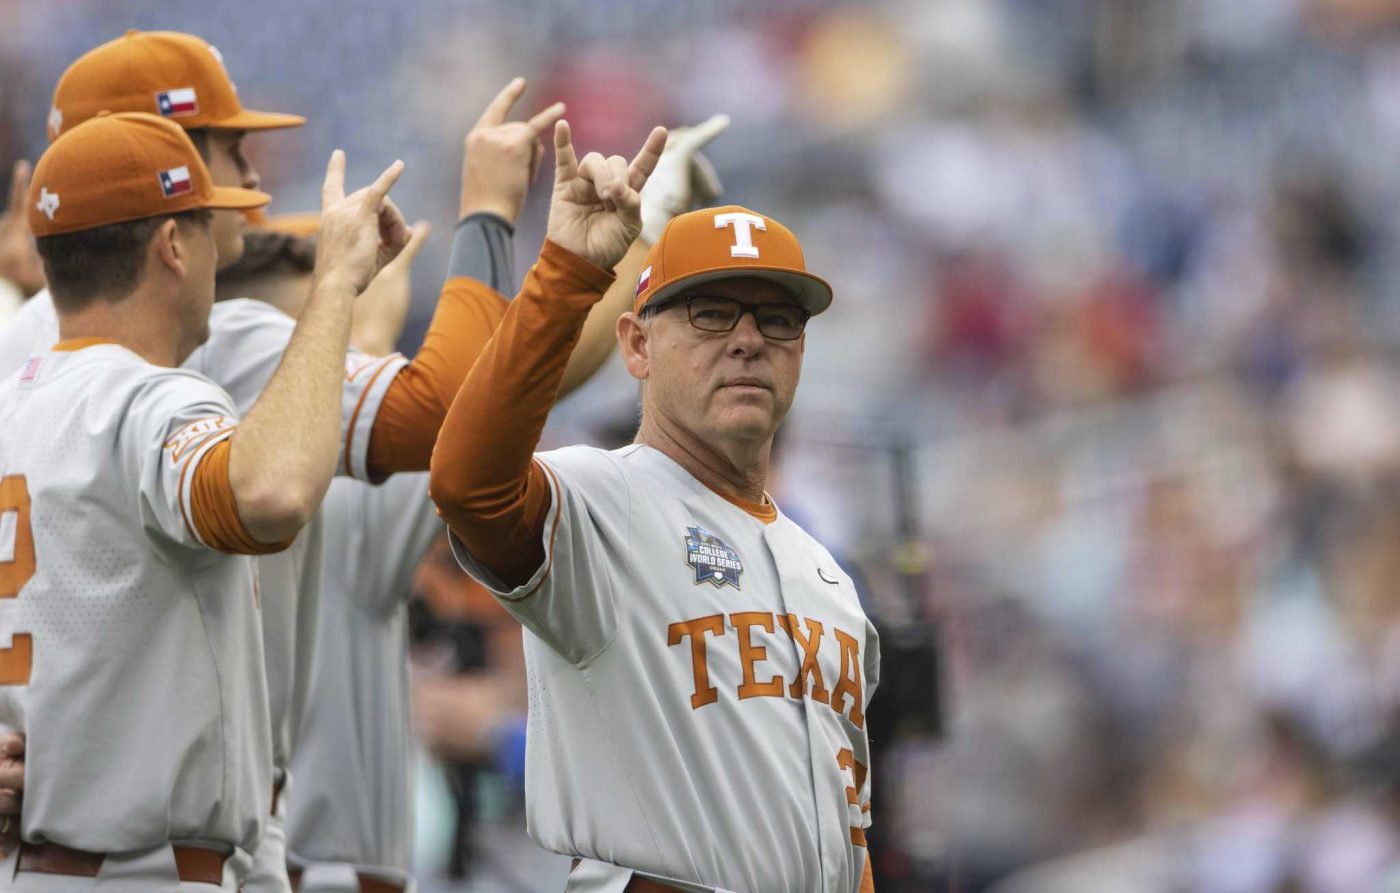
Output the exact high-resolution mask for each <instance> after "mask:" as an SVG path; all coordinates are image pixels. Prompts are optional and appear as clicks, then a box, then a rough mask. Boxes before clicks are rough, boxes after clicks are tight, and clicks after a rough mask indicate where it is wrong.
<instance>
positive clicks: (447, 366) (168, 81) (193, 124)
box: [0, 31, 640, 893]
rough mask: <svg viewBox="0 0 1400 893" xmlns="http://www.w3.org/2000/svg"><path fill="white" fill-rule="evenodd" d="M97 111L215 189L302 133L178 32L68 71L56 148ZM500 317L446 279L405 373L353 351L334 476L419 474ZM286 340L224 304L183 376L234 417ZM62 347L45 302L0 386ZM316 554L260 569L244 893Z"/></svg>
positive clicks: (234, 230) (2, 345)
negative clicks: (219, 398)
mask: <svg viewBox="0 0 1400 893" xmlns="http://www.w3.org/2000/svg"><path fill="white" fill-rule="evenodd" d="M191 85H192V86H191ZM523 89H524V83H523V81H521V82H519V83H518V84H513V85H512V87H511V88H510V89H509V90H508V91H503V93H504V94H508V95H513V96H515V97H517V98H518V95H519V92H521V91H523ZM513 101H514V100H513V99H510V101H508V102H506V101H504V100H503V99H502V98H501V97H498V98H497V100H496V102H495V105H496V106H497V107H499V106H501V105H502V104H503V105H504V109H503V110H502V111H501V118H502V119H504V117H505V114H506V113H508V111H509V108H510V105H511V103H513ZM103 109H111V110H118V111H121V110H145V111H155V112H157V113H159V114H161V115H162V116H164V117H166V118H168V119H169V120H171V121H173V122H175V123H178V124H180V125H181V126H183V127H185V128H186V129H187V130H189V131H190V133H191V134H192V136H193V138H194V139H195V142H196V146H197V147H203V152H204V154H207V155H208V156H209V169H210V174H211V176H212V177H213V180H214V183H215V184H216V185H244V186H248V185H253V184H256V183H257V182H258V178H257V173H256V171H255V170H254V169H253V167H252V165H251V163H250V162H249V160H248V159H247V157H246V156H245V155H244V154H243V152H242V149H241V141H242V135H243V134H244V133H245V132H246V131H250V130H253V129H259V128H261V129H274V128H281V127H289V126H296V125H298V124H300V123H301V121H302V119H300V118H298V117H295V116H288V115H277V114H272V113H266V112H254V111H251V110H248V109H244V108H243V107H242V106H241V105H240V104H239V102H238V99H237V94H236V92H235V91H234V88H233V84H232V82H231V81H230V80H229V77H228V74H227V72H226V71H225V69H224V65H223V60H222V57H221V56H220V54H219V53H218V51H217V50H216V49H214V48H213V47H212V46H210V45H209V44H207V43H206V42H204V41H203V40H201V39H199V38H198V37H194V36H192V35H187V34H178V33H174V32H137V31H131V32H128V33H127V34H126V35H125V36H123V37H121V38H118V39H117V40H114V41H111V42H109V43H107V44H104V45H102V46H101V47H98V48H97V49H95V50H92V51H90V52H89V53H87V54H86V55H84V56H83V57H82V58H80V59H79V60H78V61H76V62H75V63H73V65H71V66H70V67H69V68H68V70H67V71H65V73H64V75H63V76H62V77H61V78H60V80H59V83H58V86H57V87H56V88H55V91H54V103H53V111H52V112H51V113H50V116H49V133H50V137H51V138H52V137H55V136H56V135H58V134H60V133H63V132H66V131H67V130H68V129H71V128H72V127H74V126H76V125H77V124H78V123H79V122H81V121H82V120H85V119H86V118H87V117H90V116H91V115H94V114H97V113H98V112H99V110H103ZM562 113H563V108H562V106H560V105H559V104H555V105H554V106H551V107H549V108H546V109H545V110H544V111H542V112H540V113H538V114H537V115H536V116H535V117H534V118H532V119H530V120H529V121H527V122H522V123H520V124H519V126H520V127H525V128H528V129H529V130H530V132H531V133H532V134H534V135H535V137H534V139H532V142H531V145H533V144H534V140H535V139H537V138H538V134H541V133H543V132H545V131H546V130H547V129H548V128H549V127H550V126H551V125H552V124H553V122H554V121H555V120H557V119H558V118H559V116H560V115H562ZM214 213H215V218H214V224H213V227H214V231H215V240H216V243H217V245H218V248H219V263H220V265H221V266H223V265H226V264H227V263H229V262H232V261H233V260H235V259H236V258H237V257H238V255H239V254H240V253H241V252H242V248H243V244H242V231H243V226H244V220H243V216H242V214H239V213H234V212H222V211H216V212H214ZM639 261H640V259H639ZM504 308H505V299H504V298H502V297H501V296H500V295H498V294H496V293H494V292H492V291H491V290H490V289H488V288H486V287H484V286H482V285H481V284H480V283H478V282H476V281H474V280H471V279H468V278H465V277H453V278H449V279H448V280H447V282H446V284H445V285H444V287H443V291H442V294H441V296H440V298H439V301H438V307H437V311H436V313H435V314H434V316H433V320H432V323H431V324H430V326H429V330H428V333H427V335H426V337H425V339H424V343H423V347H422V348H421V349H420V350H419V352H418V355H417V356H416V357H415V358H414V360H413V362H412V363H410V362H408V361H407V360H406V359H405V358H404V357H402V356H399V355H398V354H392V355H389V356H385V357H372V356H367V355H365V354H363V353H360V352H359V351H353V350H352V351H348V352H347V353H346V356H345V368H344V374H343V381H342V416H341V423H342V432H343V439H342V444H341V457H340V460H339V462H338V464H337V473H338V474H341V475H346V476H352V477H355V478H358V479H360V480H371V479H373V480H379V479H382V478H383V477H385V476H387V475H389V474H391V473H394V472H399V471H415V470H416V471H423V470H426V468H427V465H428V460H429V457H430V455H431V451H432V444H433V440H434V438H435V436H436V432H437V428H438V426H439V425H440V424H441V421H442V417H443V415H444V414H445V413H446V410H447V406H448V405H449V404H450V403H451V400H452V396H453V395H454V394H455V393H456V390H457V387H458V386H459V385H460V383H461V381H462V379H463V377H464V376H465V374H466V372H467V370H468V369H469V368H470V366H471V363H472V361H473V360H474V359H475V357H476V355H477V353H479V351H480V347H481V345H483V344H484V343H485V342H486V340H487V338H488V337H489V335H490V333H491V332H492V331H493V330H494V328H495V325H496V324H497V322H498V321H499V319H500V318H501V315H502V314H503V313H504ZM292 327H293V323H292V321H291V320H290V319H289V318H288V317H287V316H286V315H285V314H283V313H281V312H280V311H278V310H277V309H275V308H273V307H272V306H270V305H268V304H265V303H263V302H260V301H255V300H247V299H243V300H233V301H223V302H219V303H218V304H216V305H215V307H214V309H213V311H212V312H211V314H210V318H209V330H210V336H209V339H208V341H207V342H205V344H204V345H203V346H202V347H201V348H200V349H199V350H197V351H196V352H195V353H193V354H192V355H191V356H190V357H189V358H188V359H187V360H186V361H185V363H184V367H185V368H187V369H191V370H194V371H197V372H200V373H201V374H203V375H205V376H207V377H208V378H210V379H211V380H213V381H214V382H216V383H217V384H218V385H219V386H220V387H222V388H223V389H224V390H225V391H226V392H227V393H228V395H229V396H230V397H231V398H232V400H233V402H234V406H235V407H236V408H237V409H239V410H240V411H246V410H247V409H248V407H250V406H251V405H252V403H253V401H254V400H256V399H257V397H258V395H259V394H261V393H262V390H263V388H264V386H265V385H266V384H267V383H268V381H269V380H270V378H271V376H272V373H273V371H274V370H275V369H276V368H277V366H278V363H279V362H280V360H281V358H282V354H283V351H284V349H285V348H286V345H287V343H288V338H289V337H290V333H291V331H292ZM605 336H607V332H606V331H602V330H600V331H598V333H597V335H596V336H595V337H597V338H604V337H605ZM56 340H57V316H56V314H55V310H54V304H53V301H52V299H51V298H50V296H49V295H48V293H47V292H40V293H39V294H37V295H35V296H34V297H33V298H31V299H30V300H29V301H28V302H26V304H25V305H24V306H23V307H21V309H20V310H19V312H18V313H17V314H16V315H15V316H14V317H13V318H12V320H11V321H10V322H9V323H8V324H7V326H6V327H5V328H4V329H3V330H0V374H8V373H9V372H10V371H12V370H14V369H16V368H18V367H19V366H20V364H22V363H23V362H24V361H25V357H27V356H28V355H29V354H30V353H32V352H33V351H35V350H41V349H45V348H47V347H48V346H50V345H52V344H53V343H54V341H56ZM322 542H323V538H322V534H321V516H320V515H319V514H318V515H317V516H316V517H315V518H313V519H312V520H311V522H310V523H309V524H308V525H307V526H306V527H305V528H303V530H302V532H301V534H300V535H299V536H298V537H297V538H296V540H295V542H294V543H293V544H292V546H291V547H290V548H289V549H287V550H286V551H284V552H281V553H278V554H276V555H273V556H267V557H263V558H260V559H258V564H259V585H260V588H261V591H262V592H263V593H264V596H265V598H264V610H263V612H262V619H263V626H264V647H265V654H266V660H267V677H268V685H269V700H270V707H271V717H272V724H273V739H272V743H273V758H274V762H275V765H276V773H275V781H274V786H275V788H276V795H275V796H274V797H273V798H272V804H273V808H274V810H275V812H276V815H274V817H273V820H272V822H271V823H270V824H269V825H268V828H267V833H266V834H265V837H264V840H263V843H262V845H261V847H260V848H259V851H258V853H257V864H256V866H255V867H254V870H253V871H252V873H251V874H250V875H249V878H248V881H247V889H248V890H250V891H253V893H272V891H277V893H281V891H286V890H287V889H289V883H288V879H287V874H286V858H285V837H284V834H283V832H282V828H281V823H282V821H283V819H284V817H285V806H286V797H284V796H283V788H285V787H286V786H287V785H288V783H289V782H288V776H287V769H288V767H289V766H290V762H291V753H292V748H293V737H294V730H295V727H296V723H297V718H298V717H299V716H300V715H301V712H302V710H303V709H304V706H305V704H306V698H307V689H308V686H309V680H310V671H311V645H312V642H313V641H314V636H315V630H316V619H315V618H316V611H317V607H318V603H319V595H320V591H321V585H322V584H321V571H322V566H323V562H322V557H321V548H322ZM274 593H285V594H286V595H285V597H283V596H277V595H274ZM33 746H34V745H32V744H31V745H30V747H31V750H32V747H33Z"/></svg>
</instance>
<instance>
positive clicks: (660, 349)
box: [645, 277, 805, 442]
mask: <svg viewBox="0 0 1400 893" xmlns="http://www.w3.org/2000/svg"><path fill="white" fill-rule="evenodd" d="M683 294H703V295H712V296H716V297H724V298H730V299H732V300H735V301H738V302H739V303H741V304H744V305H748V306H754V305H759V304H780V303H781V304H796V302H795V301H794V300H793V298H792V296H791V295H789V294H788V293H787V292H786V291H784V290H783V289H782V288H780V287H779V286H777V285H775V284H774V283H772V282H769V281H768V280H766V279H757V278H754V277H736V278H732V279H720V280H716V281H713V282H707V283H705V284H703V285H699V286H696V287H694V288H692V289H688V290H687V291H686V292H684V293H683ZM804 338H805V336H804ZM804 338H798V339H797V340H794V341H777V340H774V339H772V338H766V337H764V336H763V334H762V333H761V332H759V330H758V325H757V322H756V320H755V317H754V315H753V314H752V313H745V314H744V315H743V316H741V317H740V319H739V322H738V325H736V326H735V328H734V330H733V331H731V332H706V331H702V330H700V329H697V328H695V327H694V326H693V325H691V323H690V321H689V318H688V316H687V312H686V307H685V305H684V303H681V304H679V305H677V306H673V307H670V308H668V309H665V310H662V311H660V312H658V313H656V314H655V315H654V316H652V317H651V319H650V325H649V337H648V339H647V343H648V355H649V360H650V362H649V363H648V373H647V377H646V397H645V401H646V403H647V404H648V405H647V411H648V412H653V411H660V412H662V413H663V414H664V415H665V416H666V417H667V418H669V419H671V420H672V421H674V422H676V423H679V424H680V425H681V426H682V427H684V428H686V429H687V430H689V431H691V432H692V433H694V434H695V435H697V436H698V437H700V439H701V440H703V441H706V442H714V441H723V440H734V439H738V440H762V439H766V438H770V437H772V436H773V432H775V431H776V430H777V428H778V425H779V423H781V422H782V420H783V418H784V417H785V416H786V415H787V412H788V409H789V408H791V406H792V400H793V395H794V394H795V393H796V391H797V381H798V378H799V377H800V376H801V373H802V351H803V344H804Z"/></svg>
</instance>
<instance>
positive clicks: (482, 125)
mask: <svg viewBox="0 0 1400 893" xmlns="http://www.w3.org/2000/svg"><path fill="white" fill-rule="evenodd" d="M524 93H525V79H524V78H516V79H515V80H513V81H511V82H510V83H509V84H506V85H505V87H504V88H503V89H502V90H501V92H500V93H497V94H496V98H495V99H493V100H491V103H490V104H489V105H488V106H486V110H485V111H484V112H482V113H481V117H480V118H478V119H477V121H476V124H474V125H473V126H472V129H471V130H470V131H468V133H467V138H466V140H465V149H466V154H465V156H464V157H463V159H462V195H461V201H460V202H459V203H458V216H457V219H458V220H461V219H463V218H465V217H467V216H469V215H471V214H476V213H480V212H482V211H487V212H490V213H492V214H496V215H498V216H500V217H501V218H503V219H504V220H506V222H508V223H514V222H515V218H516V217H518V216H520V208H521V206H522V205H524V204H525V192H526V190H527V189H528V188H529V186H530V183H531V182H532V181H533V180H534V179H535V173H536V171H538V170H539V166H540V159H541V158H543V157H544V141H543V138H544V135H545V134H546V133H548V132H549V129H550V128H551V127H553V126H554V122H556V121H558V120H559V119H560V118H562V117H563V116H564V103H562V102H556V103H554V104H553V105H551V106H550V107H549V108H547V109H545V110H544V111H542V112H539V113H538V114H536V115H535V116H534V117H533V118H531V119H530V120H528V121H507V120H506V116H507V115H509V114H510V110H511V108H512V107H513V106H514V105H515V103H516V102H517V101H518V100H519V99H520V97H521V96H522V95H523V94H524Z"/></svg>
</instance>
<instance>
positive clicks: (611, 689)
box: [432, 122, 879, 893]
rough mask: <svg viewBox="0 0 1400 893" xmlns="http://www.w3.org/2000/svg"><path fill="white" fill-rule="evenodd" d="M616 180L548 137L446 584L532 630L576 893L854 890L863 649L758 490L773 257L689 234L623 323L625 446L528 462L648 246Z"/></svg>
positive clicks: (462, 472)
mask: <svg viewBox="0 0 1400 893" xmlns="http://www.w3.org/2000/svg"><path fill="white" fill-rule="evenodd" d="M660 139H664V132H663V133H662V134H661V135H660V136H659V137H658V135H657V134H656V133H654V134H653V135H652V137H651V138H650V139H649V140H648V142H647V145H646V147H645V148H644V149H643V150H642V152H641V153H640V154H639V155H638V156H637V158H636V159H635V160H634V161H633V162H632V163H631V164H630V165H629V164H628V163H627V162H626V161H625V160H624V159H621V158H616V157H614V158H607V159H604V158H602V157H601V156H599V155H597V154H590V155H589V156H587V157H585V158H584V159H583V161H582V162H579V161H578V160H577V159H576V157H575V154H574V151H573V147H572V144H571V140H570V134H569V127H568V125H567V123H565V122H561V123H560V124H559V125H557V127H556V131H555V146H556V171H555V187H554V197H553V202H552V205H551V208H550V215H549V229H548V239H547V241H546V243H545V246H544V249H543V250H542V252H541V254H540V259H539V262H538V263H537V264H536V266H535V267H534V268H533V269H532V270H531V272H530V274H529V275H528V276H527V277H526V279H525V283H524V286H523V287H522V289H521V292H520V295H519V296H518V297H517V298H516V299H515V301H514V302H513V303H512V304H511V307H510V309H509V310H508V311H507V312H506V316H505V319H504V320H503V321H502V323H501V326H500V328H499V329H498V330H497V332H496V335H495V336H494V337H493V339H492V341H491V343H490V344H488V345H487V347H486V349H485V351H484V352H483V354H482V355H481V357H480V359H479V360H478V362H477V364H476V366H475V367H474V368H473V370H472V372H471V374H470V375H469V376H468V377H467V381H466V383H465V385H464V386H463V389H462V390H461V392H460V393H459V394H458V397H457V400H456V401H455V402H454V404H453V406H452V408H451V410H450V411H449V413H448V417H447V420H446V422H445V423H444V425H443V428H442V430H441V432H440V434H439V439H438V444H437V448H436V450H435V452H434V456H433V467H432V495H433V499H434V501H435V502H436V503H437V505H438V507H439V509H440V510H441V511H442V513H443V516H444V518H445V519H446V520H447V522H448V525H449V528H450V530H451V533H452V543H453V547H454V549H455V551H456V553H457V556H458V559H459V560H460V562H461V564H462V566H463V567H464V568H466V569H467V570H468V571H469V572H470V573H471V574H472V575H473V576H475V577H476V578H477V579H478V580H480V581H481V582H482V583H483V584H484V585H486V586H488V587H489V588H490V589H492V591H493V592H495V593H496V595H497V597H498V598H499V599H500V600H501V602H502V603H503V604H504V605H505V607H506V608H507V609H508V610H509V611H510V612H511V613H512V614H513V615H514V616H515V617H517V618H518V619H519V620H520V622H521V623H522V624H523V625H524V627H525V629H526V631H527V634H526V636H525V654H526V663H527V668H528V673H529V686H530V727H529V738H528V743H527V748H526V751H527V754H526V766H527V768H526V796H527V815H528V822H529V826H530V832H531V834H532V836H533V837H534V838H535V840H536V841H538V842H539V843H540V844H541V845H543V846H544V847H545V848H547V849H550V850H553V851H555V852H559V853H564V854H569V855H573V856H574V857H575V858H576V859H578V862H577V863H576V868H575V870H574V872H573V874H572V875H571V877H570V880H569V883H568V887H567V889H569V890H572V891H585V890H587V891H613V893H615V891H621V890H624V889H625V890H631V891H648V890H727V891H743V893H777V891H790V893H811V891H814V890H825V891H841V893H853V891H856V890H859V889H873V885H872V882H871V877H870V872H869V859H868V855H867V852H866V847H865V829H866V828H867V827H868V826H869V824H870V811H869V810H870V802H869V790H870V788H869V780H870V777H869V743H868V741H867V738H866V727H865V710H866V707H867V704H868V702H869V698H870V695H871V693H872V691H873V689H874V688H875V685H876V682H877V676H878V667H879V657H878V655H879V646H878V639H877V636H876V633H875V630H874V628H873V627H872V626H871V625H870V623H869V621H868V620H867V619H866V617H865V615H864V614H863V613H862V611H861V608H860V604H859V601H858V599H857V597H856V593H855V590H854V587H853V585H852V582H851V578H850V577H849V576H847V575H846V574H845V573H844V572H843V571H842V570H841V569H840V568H839V567H838V566H837V565H836V563H835V562H834V561H833V560H832V559H831V556H830V554H829V553H828V552H827V551H826V550H825V549H824V548H822V546H821V545H820V544H818V543H817V542H816V541H815V540H813V539H812V538H811V537H810V536H809V535H807V534H806V533H805V532H804V531H802V530H801V529H800V528H799V527H797V525H795V524H794V523H792V522H791V521H790V520H789V519H787V518H786V517H784V516H783V515H782V513H781V512H780V511H779V510H778V507H777V506H776V505H774V504H773V503H772V501H771V500H770V499H769V498H768V497H767V495H766V494H765V492H764V484H765V481H766V476H767V470H768V457H769V451H770V448H771V445H772V438H773V434H774V432H775V430H776V429H777V426H778V424H779V423H780V422H781V420H782V418H783V416H784V414H785V413H786V412H787V409H788V407H789V406H790V404H791V401H792V398H793V395H794V392H795V389H796V386H797V380H798V374H799V372H800V368H801V360H802V351H803V346H804V340H803V333H804V329H805V326H806V323H807V320H808V318H809V317H810V316H812V315H813V314H816V313H820V312H821V311H823V310H825V309H826V307H827V306H828V305H829V304H830V302H831V290H830V288H829V287H828V286H827V284H826V283H825V282H824V281H822V280H821V279H819V278H817V277H816V276H814V275H812V274H810V273H808V272H807V271H806V267H805V264H804V261H803V257H802V252H801V249H800V247H799V246H798V243H797V240H796V239H795V237H794V236H793V235H792V233H791V232H790V231H789V230H787V229H786V228H785V227H783V226H782V225H781V224H779V223H778V222H777V221H776V220H773V219H772V218H769V217H765V216H763V215H761V214H757V213H754V212H752V211H749V210H746V209H744V208H739V207H733V206H731V207H724V208H716V209H710V210H704V211H697V212H693V213H689V214H684V215H682V216H680V217H677V218H676V219H675V220H673V221H672V222H671V223H670V225H669V226H668V227H667V228H666V230H665V231H664V233H663V234H662V236H661V238H660V240H659V241H658V242H657V243H656V245H655V246H653V248H652V249H651V252H650V254H649V255H648V265H647V268H646V269H644V271H643V273H642V274H641V276H640V278H639V281H638V283H637V288H636V302H635V305H634V312H631V313H628V314H625V315H624V316H623V317H622V318H621V319H620V320H619V321H618V323H617V337H618V342H619V344H620V346H621V351H622V354H623V358H624V360H625V361H626V364H627V368H628V371H629V372H630V373H631V374H632V375H633V376H634V377H635V378H637V379H639V380H640V381H641V382H642V419H641V427H640V430H639V432H638V435H637V441H636V443H634V444H633V445H631V446H629V447H626V448H624V449H621V450H617V451H615V452H605V451H602V450H596V449H591V448H585V447H570V448H566V449H562V450H557V451H553V452H548V453H541V454H539V455H534V456H532V451H533V450H534V448H535V446H536V444H537V443H538V441H539V437H540V433H541V430H542V429H543V426H544V422H545V418H546V416H547V414H548V412H549V408H550V405H551V403H552V402H553V399H554V394H555V390H556V388H557V383H558V380H559V373H560V370H561V368H562V363H563V359H562V358H563V357H564V356H565V355H566V354H567V353H568V351H569V348H570V346H571V345H572V343H573V341H574V339H575V338H576V337H577V333H578V330H579V326H580V324H581V322H582V321H583V318H584V316H585V315H586V314H587V312H588V310H589V308H590V307H591V306H592V305H593V304H594V303H596V302H597V300H598V297H599V295H600V294H601V293H602V292H603V290H604V289H605V288H607V287H608V285H609V284H610V282H611V280H612V277H611V275H610V274H609V273H608V272H607V268H609V267H610V266H611V265H612V264H613V263H615V262H616V261H617V259H618V258H619V257H621V256H622V253H623V251H624V250H625V249H626V247H627V245H628V244H629V243H630V242H631V241H632V239H633V238H634V237H635V235H636V233H637V231H638V229H639V228H640V220H639V219H638V203H639V197H638V194H637V190H638V189H639V188H640V187H641V186H642V185H643V184H644V183H645V181H646V178H647V175H648V174H649V173H650V172H651V170H652V167H653V166H654V165H655V164H656V161H657V155H658V152H657V142H658V141H659V140H660Z"/></svg>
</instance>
